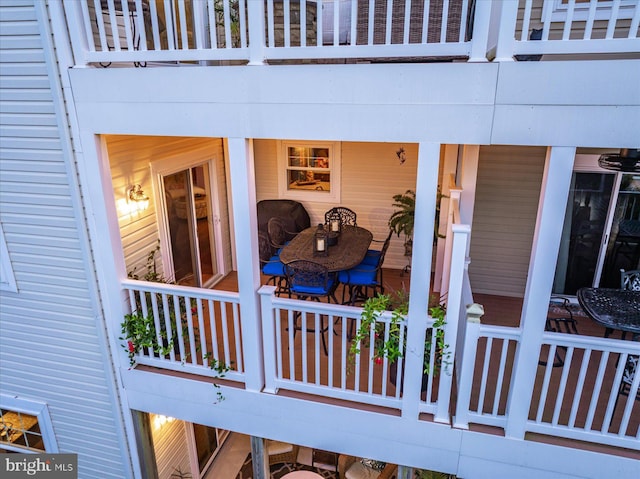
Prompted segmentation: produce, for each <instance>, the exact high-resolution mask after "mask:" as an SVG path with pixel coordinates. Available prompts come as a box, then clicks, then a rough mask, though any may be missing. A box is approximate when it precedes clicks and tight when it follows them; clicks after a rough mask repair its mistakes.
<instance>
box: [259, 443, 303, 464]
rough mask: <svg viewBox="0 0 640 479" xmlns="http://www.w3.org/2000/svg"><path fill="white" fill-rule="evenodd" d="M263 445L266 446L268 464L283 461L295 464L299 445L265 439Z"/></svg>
mask: <svg viewBox="0 0 640 479" xmlns="http://www.w3.org/2000/svg"><path fill="white" fill-rule="evenodd" d="M265 447H266V448H267V454H268V456H269V465H272V464H282V463H283V462H288V463H290V464H295V463H297V462H298V451H299V450H300V446H298V445H297V444H289V443H287V442H280V441H272V440H271V439H267V440H266V441H265Z"/></svg>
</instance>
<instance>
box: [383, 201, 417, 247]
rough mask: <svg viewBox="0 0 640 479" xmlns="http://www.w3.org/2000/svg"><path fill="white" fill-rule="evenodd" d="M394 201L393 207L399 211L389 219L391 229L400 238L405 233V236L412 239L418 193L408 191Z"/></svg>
mask: <svg viewBox="0 0 640 479" xmlns="http://www.w3.org/2000/svg"><path fill="white" fill-rule="evenodd" d="M393 201H394V203H393V205H392V206H393V207H394V208H397V210H396V211H394V212H393V214H392V215H391V216H390V217H389V228H391V229H392V230H393V232H394V233H395V234H397V235H398V237H399V236H400V234H401V233H404V235H405V236H407V237H408V238H410V237H411V236H412V235H413V220H414V218H415V211H416V192H415V191H413V190H407V191H405V193H404V194H403V195H394V196H393Z"/></svg>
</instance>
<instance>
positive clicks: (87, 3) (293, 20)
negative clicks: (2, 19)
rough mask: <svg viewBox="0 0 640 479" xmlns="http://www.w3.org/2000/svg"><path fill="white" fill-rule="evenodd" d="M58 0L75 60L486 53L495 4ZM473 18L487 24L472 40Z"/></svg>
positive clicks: (462, 0) (465, 0)
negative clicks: (62, 6) (491, 12)
mask: <svg viewBox="0 0 640 479" xmlns="http://www.w3.org/2000/svg"><path fill="white" fill-rule="evenodd" d="M59 1H61V2H63V5H64V10H65V12H64V14H65V16H66V18H67V25H69V27H68V34H69V37H70V38H71V45H72V49H73V52H74V56H75V59H76V63H77V64H89V63H101V64H103V65H104V64H106V63H110V62H134V63H135V64H137V65H144V64H145V62H175V61H179V62H194V61H210V60H211V61H213V60H247V61H251V62H262V61H264V60H285V59H308V58H371V57H376V58H380V57H399V58H402V57H469V56H472V52H476V53H474V55H480V57H479V58H477V59H480V60H484V59H485V57H484V53H485V52H486V44H487V35H488V22H489V17H490V15H489V11H490V9H491V4H490V2H479V3H478V4H477V5H475V8H474V6H473V5H474V3H473V2H472V1H470V0H438V1H425V0H394V1H392V2H391V1H390V2H383V1H380V0H266V2H265V1H262V0H163V1H159V0H59ZM265 4H266V5H265ZM56 6H57V4H56V3H55V2H54V3H53V4H52V8H56ZM474 11H475V12H476V13H475V18H474V19H472V18H471V17H470V15H471V14H472V13H473V12H474ZM472 24H474V25H476V26H477V25H479V24H481V27H482V28H478V33H476V34H475V35H474V38H473V40H472V39H471V37H472V34H471V33H472V32H471V31H470V29H469V25H472ZM62 27H63V26H62V25H60V28H62ZM480 32H482V33H480ZM472 43H475V48H473V46H474V45H472Z"/></svg>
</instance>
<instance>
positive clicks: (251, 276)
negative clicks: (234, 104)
mask: <svg viewBox="0 0 640 479" xmlns="http://www.w3.org/2000/svg"><path fill="white" fill-rule="evenodd" d="M227 150H228V152H229V174H230V175H229V176H230V179H231V199H232V202H233V224H234V231H235V238H234V240H235V247H236V251H241V252H242V254H238V255H237V257H236V259H237V265H238V292H239V294H240V304H241V305H242V311H241V314H240V322H241V326H242V349H243V351H244V355H245V356H244V363H245V370H246V372H245V378H246V384H245V386H246V388H247V390H250V391H261V390H262V387H263V386H264V372H263V367H262V357H263V354H262V328H261V321H260V302H259V299H258V293H257V291H258V288H259V287H260V261H259V258H258V217H257V213H256V186H255V171H254V168H253V142H252V141H251V140H250V139H246V138H229V139H228V140H227Z"/></svg>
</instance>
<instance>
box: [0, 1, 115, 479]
mask: <svg viewBox="0 0 640 479" xmlns="http://www.w3.org/2000/svg"><path fill="white" fill-rule="evenodd" d="M0 30H1V31H2V36H0V124H1V125H2V127H1V128H0V158H2V160H1V161H0V220H1V222H2V229H3V231H4V236H5V238H6V242H7V248H8V250H9V257H10V259H11V267H12V269H13V272H14V274H15V278H16V283H17V286H18V293H8V292H4V291H3V292H0V337H1V338H2V347H1V348H0V362H1V363H2V374H0V389H1V390H2V392H3V393H6V394H15V395H17V396H21V397H24V398H25V399H33V400H40V401H44V402H46V403H47V404H48V406H49V411H50V414H51V419H52V422H53V429H54V431H55V435H56V441H57V443H58V446H59V448H60V451H61V452H68V453H77V454H78V455H79V461H78V462H79V471H78V473H79V474H78V477H79V478H83V479H89V478H95V477H100V478H114V479H115V478H118V479H120V478H123V477H126V476H127V474H128V473H127V471H128V469H127V467H126V465H123V462H124V460H123V459H124V458H125V457H126V453H125V452H124V448H125V447H126V444H125V443H124V442H123V437H122V433H121V432H120V431H121V428H120V425H119V423H118V422H117V421H118V417H119V415H118V413H117V410H118V405H117V404H114V397H115V393H114V392H113V391H111V388H112V387H113V377H112V376H111V373H109V372H108V371H105V370H108V369H109V367H108V365H109V364H110V356H109V354H108V352H107V349H106V345H105V344H103V343H102V340H101V338H102V335H101V334H100V332H99V329H98V328H101V329H103V328H104V325H103V324H102V323H101V322H100V321H97V320H96V319H97V318H99V317H100V313H99V310H98V309H96V305H95V304H94V301H93V300H92V299H91V294H90V291H89V289H88V284H89V282H90V281H91V275H90V274H89V270H88V267H89V266H90V265H88V264H85V263H84V260H83V258H84V253H83V245H82V241H83V240H82V239H81V235H80V232H79V231H78V227H79V226H80V224H81V223H80V222H78V217H77V215H78V213H79V212H76V211H74V202H73V199H72V195H73V191H72V189H71V187H70V180H69V177H68V173H67V167H66V165H65V162H66V161H71V160H69V159H67V158H65V153H64V151H63V148H62V145H63V143H62V140H61V136H60V130H59V124H58V119H57V117H56V108H55V103H54V97H53V92H52V90H51V87H50V78H49V77H48V67H47V64H46V58H47V55H45V50H44V47H45V46H44V44H43V42H42V39H41V38H40V29H39V27H38V23H37V17H36V10H35V8H34V0H3V1H1V2H0ZM98 432H99V433H98Z"/></svg>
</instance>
